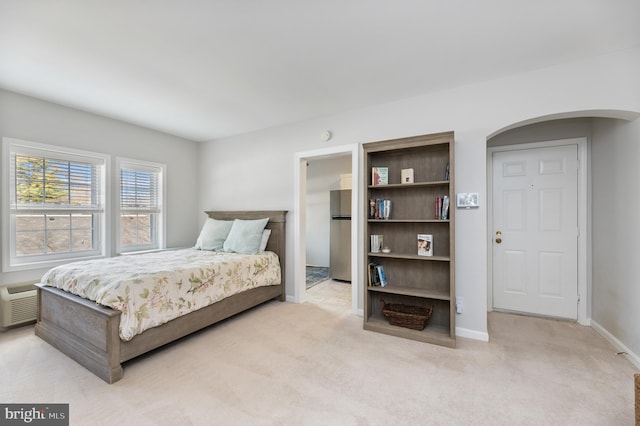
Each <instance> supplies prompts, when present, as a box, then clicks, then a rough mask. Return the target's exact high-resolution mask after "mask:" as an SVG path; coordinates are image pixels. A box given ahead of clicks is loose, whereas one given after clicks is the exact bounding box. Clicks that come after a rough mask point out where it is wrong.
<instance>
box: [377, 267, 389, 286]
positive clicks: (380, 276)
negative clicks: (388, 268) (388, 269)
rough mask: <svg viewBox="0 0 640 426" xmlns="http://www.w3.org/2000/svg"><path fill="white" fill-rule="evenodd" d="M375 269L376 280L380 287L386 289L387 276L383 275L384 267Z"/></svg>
mask: <svg viewBox="0 0 640 426" xmlns="http://www.w3.org/2000/svg"><path fill="white" fill-rule="evenodd" d="M376 269H377V270H378V279H379V280H380V287H386V286H387V275H386V274H385V273H384V267H383V266H382V265H377V266H376Z"/></svg>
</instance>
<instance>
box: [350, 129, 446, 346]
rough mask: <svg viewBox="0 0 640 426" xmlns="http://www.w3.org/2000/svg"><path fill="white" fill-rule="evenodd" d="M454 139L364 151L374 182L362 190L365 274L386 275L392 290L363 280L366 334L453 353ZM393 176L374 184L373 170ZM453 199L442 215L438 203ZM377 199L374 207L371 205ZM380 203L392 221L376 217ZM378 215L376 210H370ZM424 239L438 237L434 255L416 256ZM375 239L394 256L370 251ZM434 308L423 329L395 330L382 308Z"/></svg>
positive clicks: (416, 140)
mask: <svg viewBox="0 0 640 426" xmlns="http://www.w3.org/2000/svg"><path fill="white" fill-rule="evenodd" d="M453 147H454V134H453V132H446V133H438V134H432V135H424V136H416V137H411V138H403V139H395V140H389V141H381V142H373V143H368V144H365V145H364V164H365V165H366V167H367V169H366V170H367V175H368V180H367V182H366V184H365V188H364V191H363V193H364V200H363V203H364V205H365V215H366V217H365V230H366V232H365V238H366V240H365V247H368V248H369V250H367V252H366V253H365V255H364V264H365V270H368V268H369V265H370V264H371V263H374V264H376V265H381V266H382V267H383V268H384V273H385V275H386V278H387V284H386V286H384V287H382V286H378V285H374V286H372V285H370V284H371V283H370V282H369V276H366V277H365V281H366V282H365V285H364V288H365V296H364V297H365V298H364V300H365V304H364V329H365V330H371V331H377V332H380V333H386V334H390V335H394V336H398V337H403V338H408V339H414V340H419V341H423V342H428V343H434V344H438V345H443V346H448V347H455V344H456V338H455V285H454V283H455V281H454V270H455V268H454V257H455V250H454V229H455V220H454V216H455V215H454V213H455V211H454V205H453V204H454V203H453V200H454V195H455V193H454V179H453V177H454V168H453V166H454V153H453V151H454V150H453ZM374 167H382V168H387V169H388V173H387V176H388V182H387V183H386V184H377V185H372V180H371V179H372V176H371V175H372V173H371V170H372V168H374ZM409 168H412V169H413V174H414V182H410V183H401V182H400V176H401V170H402V169H409ZM445 197H448V200H449V207H448V215H447V216H445V217H443V216H442V215H441V214H437V212H436V208H435V206H436V201H435V200H436V199H437V198H440V199H444V198H445ZM372 200H374V203H371V201H372ZM375 200H390V201H391V209H390V215H389V217H388V218H384V219H382V218H380V217H378V215H377V213H374V214H373V215H372V214H371V213H372V212H374V211H375V208H370V207H371V206H372V205H377V203H375ZM372 209H373V210H372ZM418 234H429V235H431V236H432V237H433V241H432V244H433V246H432V255H431V256H423V255H418V241H417V236H418ZM371 235H382V236H383V244H382V245H383V246H385V247H388V248H389V249H390V252H388V253H384V252H381V251H376V249H374V248H373V247H371ZM381 301H384V302H385V303H400V304H405V305H413V306H421V307H432V308H433V313H432V316H431V318H430V319H429V322H428V323H427V326H426V327H425V328H424V330H413V329H409V328H404V327H399V326H394V325H390V324H389V323H388V321H387V319H386V318H385V317H384V315H383V314H382V302H381Z"/></svg>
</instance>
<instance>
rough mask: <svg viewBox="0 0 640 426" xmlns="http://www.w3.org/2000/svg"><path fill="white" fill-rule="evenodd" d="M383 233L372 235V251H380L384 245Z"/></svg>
mask: <svg viewBox="0 0 640 426" xmlns="http://www.w3.org/2000/svg"><path fill="white" fill-rule="evenodd" d="M382 240H383V237H382V235H376V234H372V235H371V253H380V252H381V251H382V247H383V244H382V243H383V241H382Z"/></svg>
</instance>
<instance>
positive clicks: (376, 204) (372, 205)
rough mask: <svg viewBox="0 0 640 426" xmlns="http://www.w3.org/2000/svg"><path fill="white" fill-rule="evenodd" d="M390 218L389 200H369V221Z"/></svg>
mask: <svg viewBox="0 0 640 426" xmlns="http://www.w3.org/2000/svg"><path fill="white" fill-rule="evenodd" d="M389 217H391V200H379V199H371V200H369V219H389Z"/></svg>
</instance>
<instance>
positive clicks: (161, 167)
mask: <svg viewBox="0 0 640 426" xmlns="http://www.w3.org/2000/svg"><path fill="white" fill-rule="evenodd" d="M123 168H126V169H131V170H137V171H148V172H152V173H158V174H159V176H158V181H157V193H156V200H157V204H158V207H157V211H156V212H155V217H156V222H157V223H156V226H155V231H156V235H155V240H156V243H155V244H146V245H139V246H133V247H123V246H122V238H121V237H122V226H121V220H120V218H121V216H122V214H123V212H122V200H121V196H122V194H121V188H122V187H121V184H122V182H121V180H122V169H123ZM116 175H117V177H116V179H115V181H116V188H115V193H116V195H115V197H114V203H115V206H114V212H115V214H114V218H115V247H116V254H118V255H126V254H135V253H142V252H149V251H157V250H164V249H165V248H166V241H165V235H166V220H165V218H166V214H165V209H166V206H165V204H166V203H165V199H166V190H165V188H166V176H167V165H166V164H163V163H156V162H152V161H146V160H137V159H132V158H125V157H116ZM140 211H145V210H144V209H141V210H140ZM152 240H153V236H152Z"/></svg>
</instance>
